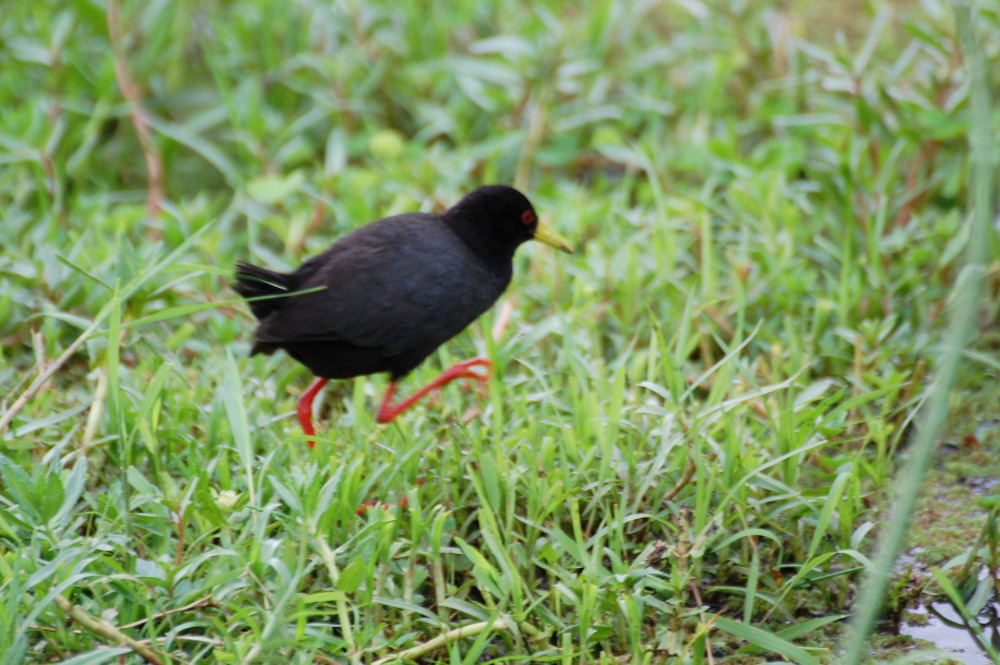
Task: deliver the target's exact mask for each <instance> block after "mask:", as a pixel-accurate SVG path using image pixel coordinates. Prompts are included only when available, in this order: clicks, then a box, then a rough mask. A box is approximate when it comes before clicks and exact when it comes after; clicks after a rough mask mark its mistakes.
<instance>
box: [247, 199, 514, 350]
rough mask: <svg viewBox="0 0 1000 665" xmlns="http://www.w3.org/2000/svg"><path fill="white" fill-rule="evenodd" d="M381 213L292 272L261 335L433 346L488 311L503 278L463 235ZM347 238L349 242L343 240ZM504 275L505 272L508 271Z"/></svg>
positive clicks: (364, 344)
mask: <svg viewBox="0 0 1000 665" xmlns="http://www.w3.org/2000/svg"><path fill="white" fill-rule="evenodd" d="M391 221H392V220H383V221H382V222H376V223H374V224H370V225H368V226H366V227H362V228H361V229H359V230H358V231H355V232H354V233H352V234H350V235H348V236H345V238H344V239H342V240H341V241H340V242H338V243H337V244H335V245H334V246H333V247H331V248H330V249H329V250H327V252H325V253H324V254H320V255H319V256H316V257H314V258H313V259H310V260H309V261H307V262H306V263H304V264H303V265H302V267H301V268H300V269H299V270H298V271H296V273H295V274H296V275H299V276H300V279H299V280H298V281H297V283H296V285H295V287H296V288H297V289H300V290H301V289H308V288H312V287H315V286H323V287H325V289H324V290H322V291H316V292H312V293H307V294H302V295H299V296H293V297H290V298H288V299H287V304H285V305H283V306H282V307H281V308H280V309H278V310H277V311H275V312H274V313H273V314H272V315H271V316H269V317H267V319H266V320H265V321H263V322H262V323H261V325H260V328H259V329H258V331H257V339H258V340H259V341H262V342H277V343H282V342H293V341H318V340H330V341H348V342H351V343H352V344H355V345H357V346H362V347H367V348H373V349H379V350H380V352H382V353H384V354H385V355H396V354H399V353H403V352H406V351H408V350H411V349H413V348H415V347H426V346H430V347H431V348H433V347H434V346H437V345H439V344H442V343H443V342H445V341H446V340H448V339H450V338H451V337H453V336H454V335H456V334H457V333H459V332H460V331H461V330H462V329H463V328H465V327H466V326H467V325H469V323H471V322H472V321H473V320H475V319H476V318H477V317H478V316H479V315H480V314H482V313H483V312H484V311H486V310H487V309H488V308H489V307H490V305H492V304H493V302H494V301H495V300H496V298H497V297H499V295H500V293H502V292H503V289H504V288H505V287H506V285H507V280H506V279H498V278H497V277H496V276H495V275H492V274H490V273H489V272H488V271H487V269H486V268H484V267H482V266H480V265H479V264H478V263H476V262H473V261H471V260H470V259H471V254H470V253H469V251H468V249H467V248H466V247H465V246H464V244H463V243H462V242H461V240H458V239H457V238H456V237H454V236H451V235H450V234H441V233H435V232H433V231H432V230H431V229H433V230H439V229H438V227H437V224H440V222H437V221H435V220H433V218H431V219H430V220H429V224H431V226H430V227H429V228H425V227H423V225H421V224H414V223H409V224H406V225H396V226H397V228H394V229H393V232H392V233H386V229H385V228H382V227H384V226H385V225H384V224H383V223H384V222H391ZM345 241H348V242H345ZM508 279H509V276H508Z"/></svg>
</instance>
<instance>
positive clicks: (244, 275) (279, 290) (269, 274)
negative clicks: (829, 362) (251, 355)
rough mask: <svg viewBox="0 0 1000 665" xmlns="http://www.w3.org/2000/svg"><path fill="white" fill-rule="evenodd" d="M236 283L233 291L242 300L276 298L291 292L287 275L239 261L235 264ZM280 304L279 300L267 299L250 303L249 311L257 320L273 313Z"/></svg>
mask: <svg viewBox="0 0 1000 665" xmlns="http://www.w3.org/2000/svg"><path fill="white" fill-rule="evenodd" d="M235 276H236V283H235V284H233V289H234V290H235V291H236V293H238V294H240V295H241V296H243V297H244V298H258V297H260V296H278V295H281V294H283V293H288V292H289V291H290V290H291V284H289V279H288V278H289V275H287V274H285V273H282V272H275V271H273V270H268V269H267V268H261V267H259V266H255V265H251V264H249V263H244V262H243V261H239V262H237V263H236V275H235ZM280 303H281V298H267V299H265V300H252V301H250V311H252V312H253V315H254V316H256V317H257V318H258V319H260V320H262V319H263V318H264V317H265V316H267V315H268V314H270V313H271V312H273V311H274V310H275V309H276V308H277V307H278V305H279V304H280Z"/></svg>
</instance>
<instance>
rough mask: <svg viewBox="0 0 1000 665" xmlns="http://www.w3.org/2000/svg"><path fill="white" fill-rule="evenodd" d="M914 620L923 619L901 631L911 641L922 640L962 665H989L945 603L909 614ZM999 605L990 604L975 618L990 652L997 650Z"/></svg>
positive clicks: (928, 606) (986, 655) (932, 605)
mask: <svg viewBox="0 0 1000 665" xmlns="http://www.w3.org/2000/svg"><path fill="white" fill-rule="evenodd" d="M911 614H915V615H917V616H918V617H921V615H923V616H926V623H924V620H923V618H921V619H920V621H919V623H920V624H921V625H915V624H914V623H906V624H903V626H902V628H901V631H900V632H902V633H903V634H904V635H909V636H910V637H913V638H914V639H918V640H925V641H927V642H930V643H932V644H934V645H935V646H936V647H937V648H938V649H941V651H942V652H943V655H948V656H950V657H951V658H953V659H955V660H956V661H958V662H959V663H964V664H965V665H990V664H991V663H993V660H992V659H991V658H990V656H989V655H988V654H987V652H986V650H985V649H984V648H983V647H982V646H981V645H980V644H979V642H978V641H977V639H976V637H975V636H974V635H973V632H972V630H971V629H970V628H969V627H968V626H966V625H965V624H964V623H963V622H962V618H961V616H959V614H958V612H956V611H955V609H954V608H953V607H951V605H949V604H947V603H930V604H928V605H925V606H921V607H920V608H918V609H917V610H916V611H914V612H911ZM998 615H1000V603H991V605H990V607H988V608H987V610H986V611H984V612H983V613H982V616H980V617H979V625H980V628H981V630H982V633H983V635H985V636H986V638H987V639H989V640H991V641H992V643H993V647H994V649H997V648H1000V623H998V619H997V617H998Z"/></svg>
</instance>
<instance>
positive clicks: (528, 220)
mask: <svg viewBox="0 0 1000 665" xmlns="http://www.w3.org/2000/svg"><path fill="white" fill-rule="evenodd" d="M521 221H522V222H524V225H525V226H530V225H531V224H534V223H535V222H537V221H538V218H537V217H535V213H533V212H531V211H530V210H525V211H524V212H522V213H521Z"/></svg>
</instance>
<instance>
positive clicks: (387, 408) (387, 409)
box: [375, 358, 493, 423]
mask: <svg viewBox="0 0 1000 665" xmlns="http://www.w3.org/2000/svg"><path fill="white" fill-rule="evenodd" d="M492 365H493V363H492V362H491V361H490V359H489V358H473V359H471V360H466V361H463V362H460V363H455V364H454V365H452V366H451V367H449V368H448V369H446V370H445V371H444V372H442V374H441V376H439V377H438V378H436V379H434V380H433V381H431V382H430V383H428V384H427V385H426V386H424V387H423V388H421V389H420V390H418V391H417V392H415V393H414V394H412V395H410V396H409V397H407V398H406V399H405V400H403V401H402V402H399V403H398V404H393V403H392V398H393V397H395V396H396V382H395V381H393V382H392V383H390V384H389V389H388V390H386V392H385V399H383V400H382V406H380V407H379V410H378V414H376V416H375V419H376V420H377V421H378V422H380V423H387V422H389V421H391V420H392V419H393V418H395V417H396V416H398V415H399V414H401V413H403V412H404V411H406V410H407V409H409V408H410V407H411V406H413V405H414V404H416V403H417V401H418V400H419V399H421V398H422V397H424V396H425V395H426V394H427V393H429V392H431V391H432V390H437V389H438V388H441V387H443V386H445V385H447V384H449V383H451V382H452V381H454V380H455V379H475V380H476V381H479V382H480V383H481V384H483V385H485V384H486V382H487V381H489V376H490V367H492ZM476 366H483V367H485V368H486V371H484V372H476V371H474V370H473V369H472V368H473V367H476Z"/></svg>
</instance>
